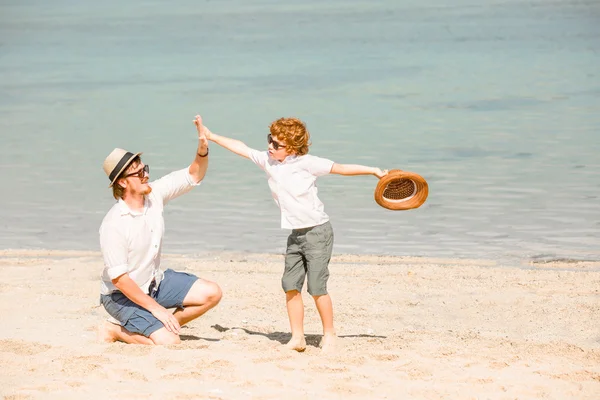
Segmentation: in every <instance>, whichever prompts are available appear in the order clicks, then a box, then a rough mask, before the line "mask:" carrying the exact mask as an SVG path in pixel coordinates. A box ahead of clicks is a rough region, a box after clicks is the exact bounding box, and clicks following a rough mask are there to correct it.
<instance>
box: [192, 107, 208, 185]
mask: <svg viewBox="0 0 600 400" xmlns="http://www.w3.org/2000/svg"><path fill="white" fill-rule="evenodd" d="M194 124H195V125H196V129H197V130H198V149H196V156H195V157H194V161H193V162H192V163H191V164H190V169H189V172H190V175H191V177H192V179H193V180H194V182H195V183H198V182H200V181H201V180H202V179H204V175H206V170H207V169H208V139H207V138H206V131H207V130H208V129H206V127H205V126H204V125H202V117H201V116H199V115H196V119H194Z"/></svg>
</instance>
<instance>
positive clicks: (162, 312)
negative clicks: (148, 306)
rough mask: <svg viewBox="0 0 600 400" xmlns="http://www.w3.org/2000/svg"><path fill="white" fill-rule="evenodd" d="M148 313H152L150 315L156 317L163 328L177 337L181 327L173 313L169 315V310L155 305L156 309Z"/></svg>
mask: <svg viewBox="0 0 600 400" xmlns="http://www.w3.org/2000/svg"><path fill="white" fill-rule="evenodd" d="M149 311H150V312H151V313H152V315H154V317H156V319H157V320H159V321H160V322H162V323H163V325H164V326H165V328H167V330H168V331H169V332H173V333H174V334H176V335H179V330H180V329H181V326H179V322H178V321H177V319H176V318H175V316H174V315H173V313H171V312H170V311H169V310H167V309H166V308H164V307H163V306H161V305H159V304H157V307H156V308H154V309H152V310H149Z"/></svg>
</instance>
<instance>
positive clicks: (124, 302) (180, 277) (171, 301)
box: [100, 269, 198, 337]
mask: <svg viewBox="0 0 600 400" xmlns="http://www.w3.org/2000/svg"><path fill="white" fill-rule="evenodd" d="M197 280H198V277H197V276H195V275H192V274H188V273H185V272H175V271H173V270H172V269H168V270H166V271H165V275H164V277H163V280H162V281H161V282H160V284H159V285H158V289H157V290H153V291H152V292H151V293H150V296H152V298H153V299H154V300H156V302H157V303H158V304H160V305H161V306H163V307H164V308H183V300H184V299H185V296H187V294H188V292H189V291H190V289H191V288H192V285H193V284H194V282H196V281H197ZM100 303H101V304H102V305H103V306H104V308H105V309H106V311H107V312H108V313H109V314H110V316H111V317H113V318H115V319H116V320H117V321H119V323H120V324H121V325H122V326H123V328H125V329H127V330H128V331H129V332H131V333H139V334H140V335H144V336H146V337H149V336H150V335H151V334H152V333H154V332H156V331H157V330H159V329H160V328H162V327H163V326H164V325H163V323H162V322H160V321H159V320H158V319H156V317H155V316H154V315H152V313H151V312H150V311H148V310H146V309H145V308H143V307H141V306H139V305H137V304H136V303H134V302H133V301H131V300H129V299H128V298H127V296H125V295H124V294H123V293H121V292H118V291H117V292H113V293H111V294H103V295H101V296H100Z"/></svg>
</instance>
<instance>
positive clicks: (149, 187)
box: [142, 186, 152, 196]
mask: <svg viewBox="0 0 600 400" xmlns="http://www.w3.org/2000/svg"><path fill="white" fill-rule="evenodd" d="M151 192H152V186H146V189H145V190H143V191H142V194H143V195H144V196H148V195H149V194H150V193H151Z"/></svg>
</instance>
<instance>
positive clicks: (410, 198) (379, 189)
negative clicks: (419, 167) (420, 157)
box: [375, 169, 429, 210]
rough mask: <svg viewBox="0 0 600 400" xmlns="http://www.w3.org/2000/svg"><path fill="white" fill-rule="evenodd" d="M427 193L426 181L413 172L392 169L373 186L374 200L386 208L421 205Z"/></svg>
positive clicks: (405, 207) (410, 207)
mask: <svg viewBox="0 0 600 400" xmlns="http://www.w3.org/2000/svg"><path fill="white" fill-rule="evenodd" d="M428 195H429V186H428V185H427V181H426V180H425V179H424V178H423V177H422V176H421V175H419V174H415V173H414V172H408V171H402V170H399V169H392V170H390V171H389V172H388V174H387V175H386V176H384V177H383V178H381V179H380V180H379V182H378V183H377V186H376V187H375V201H376V202H377V204H379V205H380V206H381V207H383V208H387V209H388V210H410V209H413V208H418V207H421V205H422V204H423V203H425V200H427V196H428Z"/></svg>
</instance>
